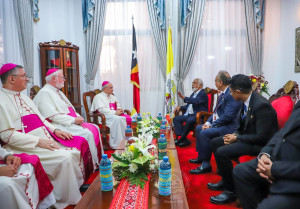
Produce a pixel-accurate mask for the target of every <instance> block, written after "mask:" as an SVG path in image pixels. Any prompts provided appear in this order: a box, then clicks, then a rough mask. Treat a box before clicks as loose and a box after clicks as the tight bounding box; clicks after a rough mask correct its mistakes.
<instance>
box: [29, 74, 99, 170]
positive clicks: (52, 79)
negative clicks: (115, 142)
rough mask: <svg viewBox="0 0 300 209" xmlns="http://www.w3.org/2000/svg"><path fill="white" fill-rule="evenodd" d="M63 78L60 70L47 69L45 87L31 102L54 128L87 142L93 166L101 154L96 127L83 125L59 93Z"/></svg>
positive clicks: (67, 101)
mask: <svg viewBox="0 0 300 209" xmlns="http://www.w3.org/2000/svg"><path fill="white" fill-rule="evenodd" d="M64 82H65V78H64V75H63V71H62V70H60V69H49V70H48V72H47V75H46V83H47V84H46V85H45V86H44V87H43V88H42V89H41V90H40V91H39V92H38V93H37V95H36V96H35V97H34V99H33V102H34V103H35V105H36V107H37V108H38V110H39V111H40V113H41V114H42V115H43V116H44V117H45V118H46V119H47V120H48V121H49V122H51V123H52V124H53V125H54V126H55V127H57V128H59V129H61V130H63V131H67V132H69V133H72V134H73V135H76V136H81V137H83V138H84V139H85V140H87V142H88V144H89V148H90V151H91V154H92V158H93V162H94V165H96V164H99V160H100V159H101V156H102V154H104V152H103V148H102V142H101V138H100V131H99V128H98V126H96V125H94V124H91V123H84V122H83V120H84V119H83V118H82V117H81V115H79V114H78V113H76V111H75V108H74V106H73V105H72V104H71V102H70V101H69V100H68V98H67V97H66V96H65V94H64V93H63V92H62V91H60V89H61V88H63V87H64Z"/></svg>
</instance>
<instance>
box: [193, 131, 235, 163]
mask: <svg viewBox="0 0 300 209" xmlns="http://www.w3.org/2000/svg"><path fill="white" fill-rule="evenodd" d="M202 126H203V125H199V126H197V128H196V139H197V141H196V151H197V152H198V159H199V160H204V161H210V158H211V147H210V142H211V140H212V139H214V138H215V137H218V136H220V135H223V134H227V133H232V132H233V131H234V130H233V128H228V127H227V126H221V127H211V128H208V129H204V130H202Z"/></svg>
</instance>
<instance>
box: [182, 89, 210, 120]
mask: <svg viewBox="0 0 300 209" xmlns="http://www.w3.org/2000/svg"><path fill="white" fill-rule="evenodd" d="M193 96H194V92H193V93H192V94H191V96H190V97H185V98H184V102H185V103H187V104H186V105H185V106H181V109H182V110H184V111H186V110H187V108H188V105H189V104H192V106H193V110H194V114H197V112H200V111H207V110H208V96H207V94H206V93H205V91H204V89H201V90H200V91H199V93H198V94H197V96H196V97H195V98H193Z"/></svg>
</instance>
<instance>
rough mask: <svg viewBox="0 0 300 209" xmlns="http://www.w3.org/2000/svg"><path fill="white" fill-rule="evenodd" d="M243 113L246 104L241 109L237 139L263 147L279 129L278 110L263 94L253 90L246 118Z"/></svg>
mask: <svg viewBox="0 0 300 209" xmlns="http://www.w3.org/2000/svg"><path fill="white" fill-rule="evenodd" d="M243 114H244V106H243V107H242V108H241V109H240V114H239V116H240V117H239V128H238V129H237V130H236V134H238V135H239V136H238V137H237V141H242V142H245V143H248V144H255V145H260V146H261V148H262V146H264V145H266V144H267V143H268V141H269V140H270V139H271V137H272V136H273V135H274V134H275V133H276V132H277V131H278V122H277V114H276V111H275V110H274V108H273V107H272V105H271V104H270V103H269V102H268V101H267V100H266V99H265V98H264V97H263V96H261V95H259V94H258V93H256V92H255V91H253V92H252V95H251V98H250V102H249V107H248V111H247V116H246V117H244V119H243V118H242V115H243Z"/></svg>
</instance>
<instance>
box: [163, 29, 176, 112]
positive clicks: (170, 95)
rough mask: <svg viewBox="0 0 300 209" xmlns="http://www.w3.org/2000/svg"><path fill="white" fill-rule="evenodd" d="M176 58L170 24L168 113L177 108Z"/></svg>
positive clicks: (167, 76)
mask: <svg viewBox="0 0 300 209" xmlns="http://www.w3.org/2000/svg"><path fill="white" fill-rule="evenodd" d="M173 68H174V59H173V49H172V30H171V27H170V26H169V30H168V46H167V67H166V101H165V108H166V115H167V114H170V115H172V113H173V110H174V108H175V104H176V102H175V96H176V86H175V80H174V78H175V75H174V69H173Z"/></svg>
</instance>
